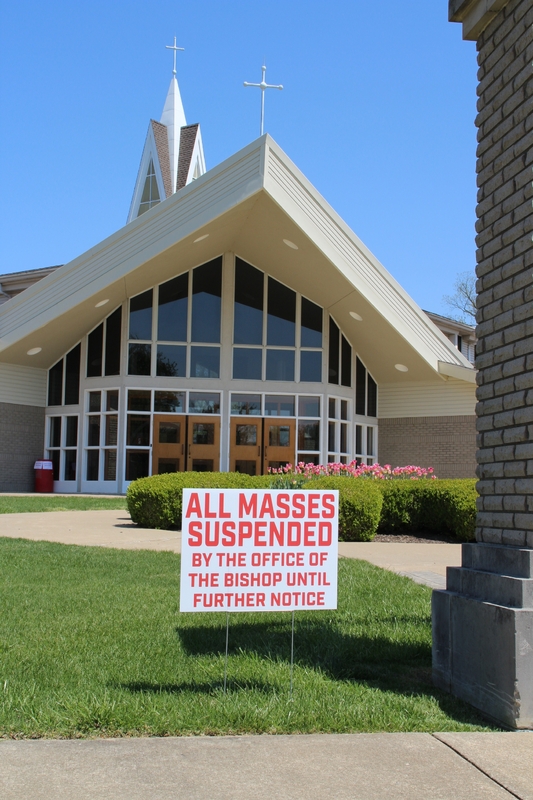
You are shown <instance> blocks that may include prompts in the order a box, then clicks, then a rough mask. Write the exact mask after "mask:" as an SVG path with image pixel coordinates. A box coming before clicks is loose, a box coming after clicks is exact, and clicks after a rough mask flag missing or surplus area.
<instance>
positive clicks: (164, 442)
mask: <svg viewBox="0 0 533 800" xmlns="http://www.w3.org/2000/svg"><path fill="white" fill-rule="evenodd" d="M184 469H185V418H184V417H181V418H180V417H176V415H175V414H173V415H172V416H170V415H166V414H154V436H153V445H152V475H162V474H163V473H165V472H183V470H184Z"/></svg>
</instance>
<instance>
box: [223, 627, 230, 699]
mask: <svg viewBox="0 0 533 800" xmlns="http://www.w3.org/2000/svg"><path fill="white" fill-rule="evenodd" d="M228 642H229V613H226V658H225V660H224V694H226V687H227V685H228Z"/></svg>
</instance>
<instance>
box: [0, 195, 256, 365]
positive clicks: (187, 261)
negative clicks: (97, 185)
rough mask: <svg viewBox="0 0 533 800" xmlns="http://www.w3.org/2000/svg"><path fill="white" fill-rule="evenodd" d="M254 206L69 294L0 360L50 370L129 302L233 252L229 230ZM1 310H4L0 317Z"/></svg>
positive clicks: (1, 353)
mask: <svg viewBox="0 0 533 800" xmlns="http://www.w3.org/2000/svg"><path fill="white" fill-rule="evenodd" d="M254 203H255V198H250V199H248V200H247V201H245V202H243V203H241V204H240V205H239V206H238V207H237V208H234V209H231V210H230V211H228V212H227V213H226V214H224V215H222V216H221V217H219V218H218V219H215V220H213V221H211V223H210V224H209V225H208V226H205V227H203V228H200V229H198V230H196V231H194V232H193V233H192V234H190V235H189V236H186V237H184V239H182V240H180V241H178V242H176V243H174V244H173V245H172V246H171V247H167V248H165V249H163V250H162V251H161V252H159V253H157V254H156V255H155V256H153V257H152V258H149V259H148V260H147V261H145V262H143V263H142V264H140V265H139V266H138V267H136V268H134V269H132V270H131V271H129V272H126V273H125V274H124V275H121V276H120V277H119V279H118V280H116V281H114V282H112V283H107V282H103V281H102V282H100V283H99V284H98V285H96V284H95V285H93V286H92V287H85V288H86V289H87V288H91V292H90V294H89V295H88V296H86V295H84V296H83V298H82V299H81V300H80V301H79V302H77V303H75V302H74V300H75V297H73V296H69V297H68V298H66V299H64V300H62V301H61V302H58V303H56V305H55V306H54V310H55V313H54V314H53V315H52V316H51V318H49V319H48V320H47V321H46V322H45V323H44V324H42V325H41V326H38V325H35V324H34V325H33V326H32V327H31V329H30V330H28V331H26V332H24V335H22V336H19V337H18V338H16V339H15V340H14V341H13V342H11V343H10V344H9V345H8V346H7V347H5V348H2V349H1V350H0V361H3V362H6V363H14V364H21V365H24V366H34V367H40V368H44V369H46V368H49V367H50V366H51V365H52V364H54V363H55V362H56V361H57V359H58V358H60V357H61V356H62V355H63V354H64V353H65V352H67V351H68V350H69V349H70V348H71V347H73V346H74V345H75V344H76V343H77V342H78V341H80V339H81V338H82V337H83V336H84V335H85V334H86V333H88V332H89V331H90V330H92V329H93V328H94V327H96V326H97V325H98V324H99V323H100V322H101V321H102V320H103V319H105V317H106V316H108V315H109V314H110V313H111V312H112V310H113V308H115V307H116V306H117V305H119V304H120V303H122V302H124V301H125V300H126V299H127V298H129V297H132V296H134V295H136V294H139V293H140V292H143V291H146V290H147V289H150V288H151V287H153V286H154V285H155V284H157V283H162V282H164V281H166V280H169V279H170V278H172V277H174V276H175V275H176V274H179V273H181V272H184V271H186V270H189V269H191V268H193V267H195V266H198V265H199V264H203V263H205V262H206V261H209V260H210V259H211V258H214V257H216V256H218V255H221V254H222V253H224V252H228V251H229V250H231V241H232V240H233V238H234V233H233V231H234V230H235V229H236V230H238V229H239V228H240V227H241V226H242V225H243V223H244V221H245V220H246V217H247V215H248V213H249V211H250V209H251V208H252V207H253V205H254ZM147 213H150V212H147ZM206 230H208V231H209V236H208V238H206V239H204V240H202V241H201V242H198V243H195V242H194V239H195V238H199V237H200V236H201V235H202V234H203V232H204V231H206ZM66 266H68V265H66ZM104 298H109V302H108V303H107V304H106V305H105V306H103V307H102V308H100V309H96V308H95V304H96V303H97V302H99V301H100V300H102V299H104ZM16 300H19V306H20V303H21V302H22V298H21V297H20V296H19V297H18V298H13V300H10V301H8V302H9V303H11V302H13V303H14V302H15V301H16ZM5 305H7V304H5ZM1 310H2V307H0V314H1ZM1 344H2V340H0V346H1ZM33 347H42V351H41V353H39V354H38V355H36V356H28V355H27V351H28V350H29V349H30V348H33Z"/></svg>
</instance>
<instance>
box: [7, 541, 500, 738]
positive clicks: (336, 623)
mask: <svg viewBox="0 0 533 800" xmlns="http://www.w3.org/2000/svg"><path fill="white" fill-rule="evenodd" d="M179 564H180V562H179V556H176V555H174V554H172V553H157V552H148V551H141V552H127V551H122V550H107V549H103V548H89V547H76V546H67V545H60V544H49V543H45V542H29V541H25V540H22V539H2V538H0V582H1V583H0V585H1V592H0V736H4V737H38V736H56V737H57V736H59V737H85V736H125V735H133V736H143V735H157V736H164V735H168V734H172V735H175V734H222V733H297V732H305V733H311V732H317V731H323V732H349V731H433V730H441V731H444V730H448V731H451V730H453V731H458V730H481V729H488V728H487V723H485V722H483V720H482V719H481V718H480V717H479V716H478V715H477V714H476V712H475V711H474V710H473V709H472V708H471V707H470V706H468V705H466V704H464V703H461V702H459V701H458V700H456V699H454V698H452V697H450V696H448V695H446V694H444V693H441V692H439V691H437V690H436V689H434V688H433V687H432V685H431V631H430V594H431V593H430V590H429V589H427V588H425V587H423V586H418V585H416V584H414V583H412V582H411V581H410V580H408V579H407V578H402V577H399V576H397V575H394V574H392V573H390V572H386V571H384V570H380V569H378V568H377V567H373V566H371V565H369V564H367V563H365V562H357V561H351V560H347V559H341V561H340V566H339V572H340V595H339V610H338V611H335V612H332V611H319V612H314V613H313V612H297V613H296V631H295V668H294V695H293V700H292V702H291V700H290V697H289V677H290V668H289V660H290V618H291V617H290V613H271V614H270V613H269V614H233V615H232V616H231V617H230V636H229V642H230V655H229V662H228V693H227V694H226V695H224V694H223V691H222V684H223V675H224V649H225V620H226V616H225V614H183V615H180V613H179V610H178V601H179V597H178V594H179Z"/></svg>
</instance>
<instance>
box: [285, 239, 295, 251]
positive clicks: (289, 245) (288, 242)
mask: <svg viewBox="0 0 533 800" xmlns="http://www.w3.org/2000/svg"><path fill="white" fill-rule="evenodd" d="M283 244H286V245H287V247H290V248H292V250H298V245H297V244H294V242H291V240H290V239H284V240H283Z"/></svg>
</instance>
